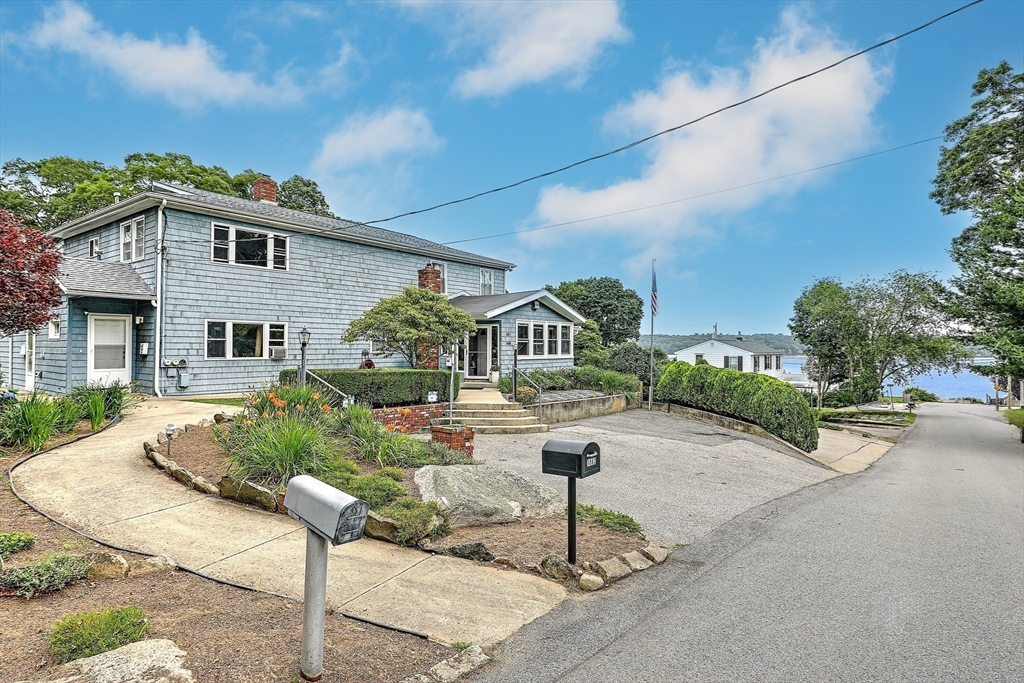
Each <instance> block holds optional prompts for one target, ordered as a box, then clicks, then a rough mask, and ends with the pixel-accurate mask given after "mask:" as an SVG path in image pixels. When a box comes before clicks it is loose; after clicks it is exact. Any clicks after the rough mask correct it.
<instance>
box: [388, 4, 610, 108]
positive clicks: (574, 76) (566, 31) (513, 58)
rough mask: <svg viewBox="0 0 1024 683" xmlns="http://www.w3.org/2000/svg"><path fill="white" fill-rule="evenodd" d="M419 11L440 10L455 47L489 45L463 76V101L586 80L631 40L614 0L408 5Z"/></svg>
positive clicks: (457, 87)
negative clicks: (564, 79) (616, 46)
mask: <svg viewBox="0 0 1024 683" xmlns="http://www.w3.org/2000/svg"><path fill="white" fill-rule="evenodd" d="M407 6H408V7H411V8H413V9H414V10H415V11H417V12H420V13H426V12H427V11H430V10H435V9H441V10H442V11H443V12H444V14H443V21H444V28H443V30H444V31H445V32H447V33H448V34H449V35H450V37H451V41H452V44H453V45H455V46H458V45H462V44H472V45H486V46H488V49H487V55H486V57H485V58H484V59H483V60H481V61H480V62H479V63H478V64H477V65H476V66H474V67H473V68H471V69H469V70H467V71H464V72H463V73H461V74H459V76H458V77H457V78H456V80H455V84H454V88H455V91H456V92H457V93H459V94H460V95H462V96H463V97H494V96H498V95H503V94H505V93H507V92H510V91H512V90H515V89H516V88H519V87H522V86H524V85H529V84H532V83H539V82H541V81H545V80H548V79H549V78H553V77H555V76H568V77H569V80H570V81H571V82H574V83H578V82H580V81H582V80H583V79H584V78H585V77H586V75H587V72H588V71H589V70H590V68H591V66H592V65H593V63H594V62H595V61H596V60H597V58H598V57H600V55H601V53H602V51H603V50H604V48H605V47H606V46H607V45H609V44H612V43H622V42H625V41H627V40H629V38H630V33H629V30H628V29H627V28H626V27H625V26H624V25H623V23H622V18H621V13H620V6H619V3H618V2H614V1H605V0H600V1H591V2H580V1H578V0H554V1H549V2H518V1H511V2H510V1H503V2H464V3H455V4H454V5H442V4H437V3H407Z"/></svg>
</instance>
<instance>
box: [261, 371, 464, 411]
mask: <svg viewBox="0 0 1024 683" xmlns="http://www.w3.org/2000/svg"><path fill="white" fill-rule="evenodd" d="M315 372H316V375H317V377H322V378H323V379H324V380H325V381H326V382H328V383H329V384H330V385H331V386H332V387H334V388H335V389H337V390H338V391H340V392H342V393H345V394H348V395H349V396H355V397H356V400H357V401H358V402H359V403H362V404H363V405H369V406H372V407H373V408H383V407H385V406H389V407H393V406H413V405H419V404H421V403H427V394H428V393H429V392H431V391H436V392H437V400H438V401H440V402H442V403H444V402H446V401H447V400H448V383H449V381H450V379H451V373H450V372H449V371H447V370H411V369H404V368H384V369H374V370H316V371H315ZM460 379H461V378H460V377H459V374H458V373H455V396H458V395H459V383H460ZM280 380H281V384H294V383H295V382H297V381H298V370H284V371H282V372H281V375H280ZM312 381H313V382H316V380H312Z"/></svg>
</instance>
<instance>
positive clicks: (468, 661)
mask: <svg viewBox="0 0 1024 683" xmlns="http://www.w3.org/2000/svg"><path fill="white" fill-rule="evenodd" d="M490 659H491V658H490V657H488V656H487V655H485V654H484V651H483V650H481V649H480V646H479V645H474V646H473V647H469V648H466V649H465V650H463V651H462V652H461V653H459V654H457V655H455V656H454V657H449V658H448V659H446V660H444V661H443V662H440V663H439V664H436V665H434V666H433V667H431V668H430V671H429V673H430V675H431V676H433V677H434V680H435V681H437V683H452V681H455V680H457V679H458V678H459V677H461V676H464V675H465V674H468V673H469V672H470V671H473V670H474V669H477V668H479V667H481V666H483V665H484V664H486V663H487V662H488V661H490Z"/></svg>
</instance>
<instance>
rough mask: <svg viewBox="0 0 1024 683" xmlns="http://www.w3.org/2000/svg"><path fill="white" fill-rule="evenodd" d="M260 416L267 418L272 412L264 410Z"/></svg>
mask: <svg viewBox="0 0 1024 683" xmlns="http://www.w3.org/2000/svg"><path fill="white" fill-rule="evenodd" d="M260 417H263V418H267V417H270V413H268V412H267V411H265V410H264V411H263V414H262V415H260Z"/></svg>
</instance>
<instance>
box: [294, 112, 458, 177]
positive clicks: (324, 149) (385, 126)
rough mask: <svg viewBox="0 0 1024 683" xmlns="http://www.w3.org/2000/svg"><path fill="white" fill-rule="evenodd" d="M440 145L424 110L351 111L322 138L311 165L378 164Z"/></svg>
mask: <svg viewBox="0 0 1024 683" xmlns="http://www.w3.org/2000/svg"><path fill="white" fill-rule="evenodd" d="M442 144H443V141H442V140H441V138H439V137H438V136H437V134H436V133H434V127H433V126H432V125H431V123H430V119H429V118H427V115H426V113H424V112H423V111H421V110H418V109H406V108H404V107H395V108H394V109H388V110H381V111H378V112H376V113H374V114H353V115H352V116H350V117H348V118H347V119H345V121H344V123H342V124H341V126H340V127H339V128H338V129H337V130H335V131H334V132H333V133H331V134H330V135H328V136H327V137H326V138H324V141H323V143H322V144H321V146H320V152H319V154H317V157H316V160H315V161H314V162H313V167H314V168H315V169H317V170H319V171H321V172H325V171H339V170H345V169H350V168H355V167H358V166H364V165H368V164H379V163H381V162H383V161H390V160H392V159H393V158H394V157H403V158H405V157H408V156H410V155H412V154H416V153H419V152H424V151H431V150H435V149H438V148H439V147H441V145H442Z"/></svg>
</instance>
